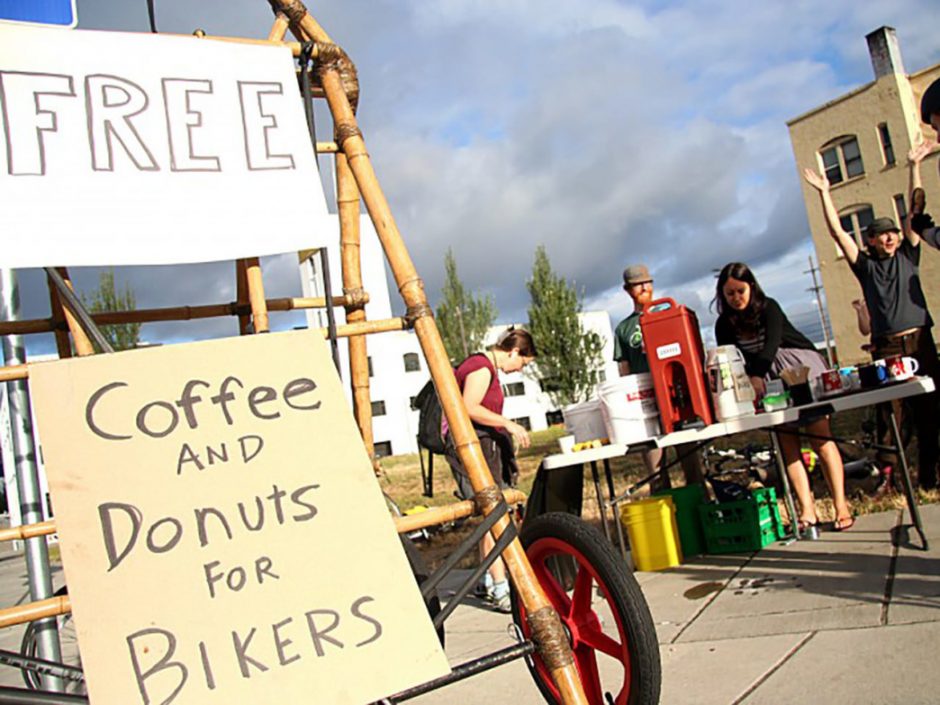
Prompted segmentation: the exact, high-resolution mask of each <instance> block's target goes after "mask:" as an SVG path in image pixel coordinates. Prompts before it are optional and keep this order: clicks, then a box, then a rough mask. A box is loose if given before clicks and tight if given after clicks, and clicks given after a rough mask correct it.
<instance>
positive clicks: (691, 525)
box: [654, 485, 705, 557]
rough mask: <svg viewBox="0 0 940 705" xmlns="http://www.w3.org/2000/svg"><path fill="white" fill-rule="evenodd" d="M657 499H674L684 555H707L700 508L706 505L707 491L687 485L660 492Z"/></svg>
mask: <svg viewBox="0 0 940 705" xmlns="http://www.w3.org/2000/svg"><path fill="white" fill-rule="evenodd" d="M654 496H655V497H661V496H662V497H672V503H673V504H674V505H675V507H676V525H677V526H678V527H679V541H680V543H681V544H682V555H683V556H684V557H688V556H698V555H700V554H702V553H705V531H704V529H703V528H702V517H701V515H700V514H699V510H698V508H699V507H700V506H701V505H703V504H704V503H705V489H704V488H703V487H702V486H701V485H686V486H685V487H676V488H674V489H668V490H659V491H658V492H656V493H655V495H654Z"/></svg>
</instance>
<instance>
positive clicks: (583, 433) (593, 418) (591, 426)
mask: <svg viewBox="0 0 940 705" xmlns="http://www.w3.org/2000/svg"><path fill="white" fill-rule="evenodd" d="M561 415H562V417H563V418H564V419H565V430H566V431H567V432H568V433H570V434H571V435H573V436H574V442H575V443H584V442H585V441H593V440H597V439H599V438H607V437H608V436H607V426H605V425H604V415H603V414H602V413H601V401H600V399H591V400H590V401H585V402H581V403H580V404H570V405H569V406H566V407H565V408H564V409H562V410H561Z"/></svg>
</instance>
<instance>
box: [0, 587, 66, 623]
mask: <svg viewBox="0 0 940 705" xmlns="http://www.w3.org/2000/svg"><path fill="white" fill-rule="evenodd" d="M71 611H72V605H71V603H70V602H69V596H68V595H62V596H60V597H50V598H49V599H47V600H37V601H36V602H27V603H26V604H25V605H16V606H15V607H5V608H4V609H0V628H2V627H13V626H16V625H17V624H25V623H26V622H35V621H36V620H37V619H45V618H46V617H57V616H58V615H60V614H68V613H69V612H71Z"/></svg>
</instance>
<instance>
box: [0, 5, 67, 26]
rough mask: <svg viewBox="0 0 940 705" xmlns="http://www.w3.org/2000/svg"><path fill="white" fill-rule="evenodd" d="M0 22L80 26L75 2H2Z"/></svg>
mask: <svg viewBox="0 0 940 705" xmlns="http://www.w3.org/2000/svg"><path fill="white" fill-rule="evenodd" d="M0 20H14V21H16V22H31V23H33V24H55V25H62V26H65V27H74V26H75V25H76V24H78V15H77V14H76V12H75V0H0Z"/></svg>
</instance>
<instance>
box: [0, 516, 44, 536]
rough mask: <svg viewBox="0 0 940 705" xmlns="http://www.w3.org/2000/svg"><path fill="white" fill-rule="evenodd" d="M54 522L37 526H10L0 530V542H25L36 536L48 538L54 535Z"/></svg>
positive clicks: (42, 522)
mask: <svg viewBox="0 0 940 705" xmlns="http://www.w3.org/2000/svg"><path fill="white" fill-rule="evenodd" d="M55 531H56V529H55V522H54V521H52V520H51V519H50V520H49V521H41V522H39V523H38V524H23V525H22V526H10V527H7V528H5V529H0V541H25V540H26V539H32V538H36V537H37V536H48V535H49V534H54V533H55Z"/></svg>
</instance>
